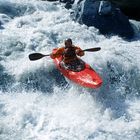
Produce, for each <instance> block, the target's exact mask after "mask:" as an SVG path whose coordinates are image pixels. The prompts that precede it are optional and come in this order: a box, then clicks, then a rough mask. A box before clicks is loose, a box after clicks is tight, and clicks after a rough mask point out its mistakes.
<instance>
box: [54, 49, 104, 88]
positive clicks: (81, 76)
mask: <svg viewBox="0 0 140 140" xmlns="http://www.w3.org/2000/svg"><path fill="white" fill-rule="evenodd" d="M53 52H55V49H54V50H53ZM53 60H54V63H55V65H56V67H57V69H59V71H60V72H61V73H62V74H63V75H64V76H65V77H67V78H68V79H70V80H72V81H73V82H75V83H77V84H79V85H81V86H83V87H88V88H99V87H100V86H101V85H102V82H103V81H102V78H101V77H100V76H99V74H97V73H96V72H95V71H94V70H93V69H92V68H91V67H90V65H88V64H87V63H85V69H84V70H82V71H79V72H75V71H72V70H66V69H64V68H62V67H60V62H61V61H62V57H59V58H55V59H53Z"/></svg>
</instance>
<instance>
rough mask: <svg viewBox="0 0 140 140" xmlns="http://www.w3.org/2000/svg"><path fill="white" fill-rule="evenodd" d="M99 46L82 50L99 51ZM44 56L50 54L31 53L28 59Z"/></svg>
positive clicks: (32, 59) (33, 59)
mask: <svg viewBox="0 0 140 140" xmlns="http://www.w3.org/2000/svg"><path fill="white" fill-rule="evenodd" d="M100 49H101V48H100V47H98V48H89V49H85V50H83V51H87V52H96V51H99V50H100ZM45 56H50V54H46V55H44V54H41V53H32V54H30V55H29V59H30V60H31V61H35V60H38V59H41V58H42V57H45Z"/></svg>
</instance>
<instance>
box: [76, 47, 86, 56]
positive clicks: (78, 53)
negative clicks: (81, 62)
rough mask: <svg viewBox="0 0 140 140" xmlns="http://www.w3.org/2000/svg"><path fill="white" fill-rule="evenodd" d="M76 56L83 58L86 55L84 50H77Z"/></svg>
mask: <svg viewBox="0 0 140 140" xmlns="http://www.w3.org/2000/svg"><path fill="white" fill-rule="evenodd" d="M76 54H77V55H79V56H83V55H84V54H85V53H84V51H83V50H81V49H77V50H76Z"/></svg>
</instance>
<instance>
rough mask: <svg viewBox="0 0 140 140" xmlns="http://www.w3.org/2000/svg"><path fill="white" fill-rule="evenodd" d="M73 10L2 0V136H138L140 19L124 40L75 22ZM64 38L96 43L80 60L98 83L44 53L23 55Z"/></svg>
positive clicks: (94, 139) (48, 139) (60, 139)
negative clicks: (81, 80)
mask: <svg viewBox="0 0 140 140" xmlns="http://www.w3.org/2000/svg"><path fill="white" fill-rule="evenodd" d="M7 7H8V9H9V10H7ZM71 12H72V10H66V9H65V8H64V5H63V4H60V3H59V2H47V1H39V0H6V1H3V0H0V23H1V24H0V36H1V37H0V79H1V80H0V140H122V139H123V140H139V139H140V97H139V94H140V62H139V61H140V55H139V54H140V49H139V48H140V34H139V30H138V27H140V26H139V25H140V23H139V22H136V21H132V24H134V26H135V25H136V26H135V27H134V28H135V30H137V32H136V35H135V37H134V39H132V40H130V41H126V40H123V39H122V38H120V37H118V36H112V37H105V36H103V35H101V34H99V33H98V30H97V29H96V28H94V27H87V26H85V25H80V24H78V23H75V22H74V21H72V19H71V16H72V15H71V14H70V13H71ZM136 23H137V24H136ZM66 38H72V40H73V42H74V44H75V45H78V46H80V47H81V48H82V49H86V48H91V47H101V51H99V52H95V53H89V52H86V55H85V56H84V57H82V59H83V60H84V61H86V62H87V63H89V64H90V65H91V67H93V68H94V69H95V70H96V71H97V72H98V73H99V74H100V75H101V77H102V78H103V85H102V87H101V88H99V89H87V88H83V87H80V86H78V85H76V84H74V83H72V82H71V81H69V80H68V79H65V78H64V77H63V76H62V75H61V74H60V73H59V71H58V70H57V69H56V68H55V66H54V64H53V61H52V60H51V59H50V58H49V57H46V58H42V59H40V60H38V61H34V62H31V61H30V60H29V59H28V55H29V54H30V53H34V52H40V53H43V54H49V53H50V52H51V50H52V49H53V48H55V47H59V46H62V45H63V41H64V40H65V39H66Z"/></svg>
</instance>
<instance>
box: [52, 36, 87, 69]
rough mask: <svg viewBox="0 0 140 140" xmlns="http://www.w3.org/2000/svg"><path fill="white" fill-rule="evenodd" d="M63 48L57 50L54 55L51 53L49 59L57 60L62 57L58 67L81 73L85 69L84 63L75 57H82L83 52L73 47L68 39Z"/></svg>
mask: <svg viewBox="0 0 140 140" xmlns="http://www.w3.org/2000/svg"><path fill="white" fill-rule="evenodd" d="M64 43H65V46H64V47H61V48H58V49H57V50H56V52H55V53H52V54H51V55H50V57H51V58H52V59H55V58H58V57H60V56H62V61H61V63H60V66H61V67H63V68H65V69H69V70H73V71H81V70H83V69H84V68H85V64H84V62H83V61H82V60H81V59H79V58H78V57H77V56H80V57H81V56H83V55H84V51H83V50H82V49H81V48H80V47H77V46H75V45H73V43H72V40H71V39H70V38H69V39H67V40H65V42H64Z"/></svg>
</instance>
